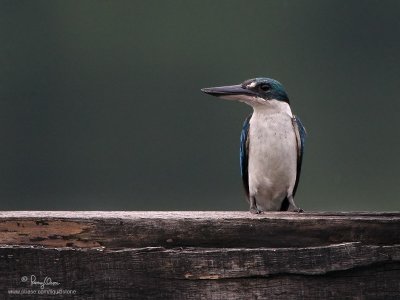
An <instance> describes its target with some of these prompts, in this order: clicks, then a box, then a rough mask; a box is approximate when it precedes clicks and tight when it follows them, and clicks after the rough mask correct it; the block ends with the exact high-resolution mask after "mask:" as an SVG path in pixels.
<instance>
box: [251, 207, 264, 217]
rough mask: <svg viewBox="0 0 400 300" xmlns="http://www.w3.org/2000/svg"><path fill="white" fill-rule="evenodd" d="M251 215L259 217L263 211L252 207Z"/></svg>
mask: <svg viewBox="0 0 400 300" xmlns="http://www.w3.org/2000/svg"><path fill="white" fill-rule="evenodd" d="M250 213H251V214H256V215H259V214H261V213H262V210H260V209H258V208H257V207H250Z"/></svg>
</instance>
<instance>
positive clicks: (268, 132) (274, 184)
mask: <svg viewBox="0 0 400 300" xmlns="http://www.w3.org/2000/svg"><path fill="white" fill-rule="evenodd" d="M249 138H250V143H249V183H250V189H253V192H257V191H258V190H259V189H264V190H265V189H266V190H274V189H275V190H276V192H277V193H278V192H280V191H281V190H286V189H289V188H290V187H291V186H294V182H295V179H296V166H297V144H296V136H295V132H294V128H293V125H292V116H291V115H289V114H287V113H281V112H278V113H273V114H262V113H254V114H253V117H252V118H251V120H250V132H249ZM282 193H283V192H282Z"/></svg>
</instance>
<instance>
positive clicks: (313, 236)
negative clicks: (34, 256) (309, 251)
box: [0, 212, 400, 249]
mask: <svg viewBox="0 0 400 300" xmlns="http://www.w3.org/2000/svg"><path fill="white" fill-rule="evenodd" d="M399 232H400V213H337V214H333V213H302V214H298V213H265V214H262V215H259V216H254V215H252V214H250V213H247V212H10V213H5V212H3V213H0V245H5V244H18V245H41V246H46V247H77V248H90V247H100V246H103V247H107V248H113V249H118V248H125V247H132V248H135V247H139V248H140V247H180V246H181V247H246V248H254V247H310V246H322V245H329V244H332V243H344V242H362V243H368V244H376V245H393V244H400V234H399Z"/></svg>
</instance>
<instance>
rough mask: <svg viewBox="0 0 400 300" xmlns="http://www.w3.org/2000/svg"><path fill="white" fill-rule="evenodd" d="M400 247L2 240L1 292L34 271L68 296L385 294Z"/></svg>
mask: <svg viewBox="0 0 400 300" xmlns="http://www.w3.org/2000/svg"><path fill="white" fill-rule="evenodd" d="M399 247H400V246H366V245H361V244H357V243H351V244H341V245H332V246H325V247H314V248H302V249H290V248H276V249H273V248H260V249H198V248H197V249H164V248H143V249H128V250H125V251H112V250H79V249H71V248H69V249H57V250H56V249H46V248H21V247H19V248H10V247H2V248H0V278H1V279H2V281H1V285H0V294H2V295H8V290H9V289H11V288H12V289H17V288H23V287H27V288H29V287H30V286H29V281H28V282H21V278H22V277H23V276H27V277H30V276H32V275H35V276H36V277H38V278H39V279H40V280H43V278H44V277H45V276H48V277H51V279H52V281H53V282H59V283H60V286H61V287H62V288H63V289H66V290H74V291H76V295H75V296H76V297H77V298H74V299H154V298H157V299H252V298H257V297H258V298H259V299H271V298H273V299H298V298H299V296H301V295H303V296H304V297H305V298H307V299H321V298H324V299H338V298H341V299H343V297H351V298H354V297H355V296H356V295H359V296H362V298H380V297H382V299H383V297H386V299H390V297H394V296H398V295H399V282H398V278H400V277H399V276H400V255H399V253H400V252H399ZM378 296H379V297H378ZM13 297H15V296H13ZM300 298H301V297H300ZM10 299H12V298H11V296H10ZM38 299H53V298H51V297H43V296H40V298H38ZM393 299H394V298H393Z"/></svg>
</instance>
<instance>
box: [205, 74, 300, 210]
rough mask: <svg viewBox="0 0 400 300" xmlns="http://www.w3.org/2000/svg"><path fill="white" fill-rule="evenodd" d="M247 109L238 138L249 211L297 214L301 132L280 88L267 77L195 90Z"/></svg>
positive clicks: (284, 93)
mask: <svg viewBox="0 0 400 300" xmlns="http://www.w3.org/2000/svg"><path fill="white" fill-rule="evenodd" d="M201 91H202V92H204V93H206V94H209V95H212V96H216V97H219V98H221V99H226V100H235V101H240V102H244V103H246V104H248V105H250V106H251V107H252V108H253V112H252V113H251V114H250V115H249V116H248V117H247V118H246V120H245V121H244V124H243V128H242V132H241V135H240V171H241V176H242V181H243V185H244V189H245V194H246V200H247V201H248V202H249V204H250V212H251V213H254V214H259V213H261V212H263V211H295V212H302V211H303V210H302V209H300V208H298V207H297V206H296V204H295V202H294V196H295V194H296V190H297V186H298V184H299V179H300V172H301V164H302V160H303V152H304V142H305V138H306V130H305V128H304V126H303V124H302V123H301V121H300V119H299V118H298V117H297V116H295V115H294V114H293V113H292V110H291V108H290V102H289V97H288V95H287V93H286V91H285V88H284V87H283V85H282V84H281V83H280V82H279V81H277V80H275V79H271V78H253V79H248V80H245V81H244V82H243V83H241V84H237V85H229V86H219V87H210V88H203V89H201Z"/></svg>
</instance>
